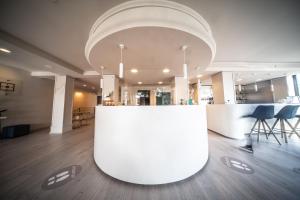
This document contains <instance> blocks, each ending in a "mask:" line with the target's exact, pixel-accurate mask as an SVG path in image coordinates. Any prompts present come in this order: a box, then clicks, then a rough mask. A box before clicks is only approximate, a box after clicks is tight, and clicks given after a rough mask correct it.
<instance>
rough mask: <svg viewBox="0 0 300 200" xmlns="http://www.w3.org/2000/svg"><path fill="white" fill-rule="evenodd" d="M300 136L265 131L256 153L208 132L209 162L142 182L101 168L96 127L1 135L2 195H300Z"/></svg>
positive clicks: (169, 198) (131, 199) (113, 199)
mask: <svg viewBox="0 0 300 200" xmlns="http://www.w3.org/2000/svg"><path fill="white" fill-rule="evenodd" d="M299 140H300V139H296V138H295V141H294V142H291V143H289V144H287V145H286V144H285V145H282V146H281V147H280V146H279V145H277V144H276V141H274V140H271V141H266V140H265V138H263V137H261V142H260V143H259V144H257V143H255V144H254V150H255V152H254V154H249V153H247V152H243V151H240V150H239V149H238V146H239V145H241V144H243V142H241V141H236V140H231V139H228V138H224V137H222V136H220V135H218V134H215V133H213V132H209V149H210V157H209V161H208V163H207V165H206V166H205V167H204V168H203V169H202V170H201V171H200V172H198V173H197V174H196V175H194V176H193V177H190V178H188V179H187V180H184V181H181V182H177V183H172V184H166V185H160V186H142V185H134V184H129V183H124V182H121V181H118V180H116V179H113V178H111V177H109V176H107V175H105V174H104V173H103V172H101V171H100V170H99V169H98V168H97V166H96V165H95V163H94V160H93V127H92V126H91V127H84V128H81V129H77V130H74V131H71V132H69V133H66V134H63V135H49V134H48V130H44V131H39V132H36V133H33V134H30V135H28V136H24V137H20V138H16V139H12V140H1V141H0V199H1V200H6V199H8V200H11V199H13V200H25V199H55V200H60V199H63V200H68V199H76V200H77V199H83V200H89V199H95V200H96V199H100V200H102V199H105V200H119V199H120V200H127V199H128V200H144V199H145V200H158V199H159V200H160V199H161V200H177V199H180V200H181V199H182V200H194V199H195V200H199V199H238V200H241V199H272V200H274V199H284V200H286V199H300V174H298V173H295V172H294V171H293V168H300V141H299ZM222 156H230V157H234V158H237V159H239V160H242V161H245V162H246V163H248V164H249V165H251V167H252V168H253V169H254V170H255V172H254V174H242V173H239V172H237V171H234V170H232V169H230V168H228V167H227V166H225V165H224V164H223V163H222V161H221V157H222ZM70 165H81V167H82V171H81V172H80V174H79V175H78V176H77V177H76V178H74V179H73V180H71V181H70V182H68V183H66V184H65V185H63V186H61V187H58V188H56V189H53V190H43V189H42V188H41V185H42V183H43V181H44V180H45V179H46V178H47V177H48V176H49V175H50V174H52V173H53V172H55V171H57V170H59V169H61V168H64V167H67V166H70Z"/></svg>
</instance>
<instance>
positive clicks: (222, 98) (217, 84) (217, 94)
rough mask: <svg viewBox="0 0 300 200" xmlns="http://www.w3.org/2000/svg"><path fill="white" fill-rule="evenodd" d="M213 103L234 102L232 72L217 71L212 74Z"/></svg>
mask: <svg viewBox="0 0 300 200" xmlns="http://www.w3.org/2000/svg"><path fill="white" fill-rule="evenodd" d="M212 86H213V96H214V103H215V104H235V87H234V79H233V73H232V72H219V73H217V74H215V75H213V76H212Z"/></svg>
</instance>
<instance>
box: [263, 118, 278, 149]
mask: <svg viewBox="0 0 300 200" xmlns="http://www.w3.org/2000/svg"><path fill="white" fill-rule="evenodd" d="M276 121H277V122H278V120H276ZM264 122H265V124H266V126H267V127H268V129H269V130H270V132H269V135H271V134H272V135H273V136H274V138H275V139H276V141H277V142H278V144H279V145H281V143H280V142H279V140H278V138H277V137H276V135H275V134H274V133H273V129H271V128H270V126H269V124H268V123H267V122H266V120H264ZM274 124H275V123H274ZM275 125H276V124H275ZM273 126H274V125H273Z"/></svg>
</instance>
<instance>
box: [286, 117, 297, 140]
mask: <svg viewBox="0 0 300 200" xmlns="http://www.w3.org/2000/svg"><path fill="white" fill-rule="evenodd" d="M286 123H287V124H288V125H289V126H290V128H291V129H292V132H291V133H290V135H289V138H290V137H291V136H292V134H293V133H295V134H296V135H297V136H298V137H299V138H300V135H299V134H298V133H297V131H296V129H297V127H298V125H299V123H300V118H299V119H298V121H297V123H296V125H295V126H294V127H292V125H291V123H290V122H289V121H288V120H286Z"/></svg>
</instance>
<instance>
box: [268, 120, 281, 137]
mask: <svg viewBox="0 0 300 200" xmlns="http://www.w3.org/2000/svg"><path fill="white" fill-rule="evenodd" d="M278 121H279V119H276V121H275V122H274V124H273V126H272V128H271V130H270V131H271V132H272V133H273V130H274V128H275V126H276V125H277V123H278ZM266 124H267V123H266ZM268 126H269V125H268ZM271 132H270V133H269V135H270V134H271ZM273 134H274V133H273Z"/></svg>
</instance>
